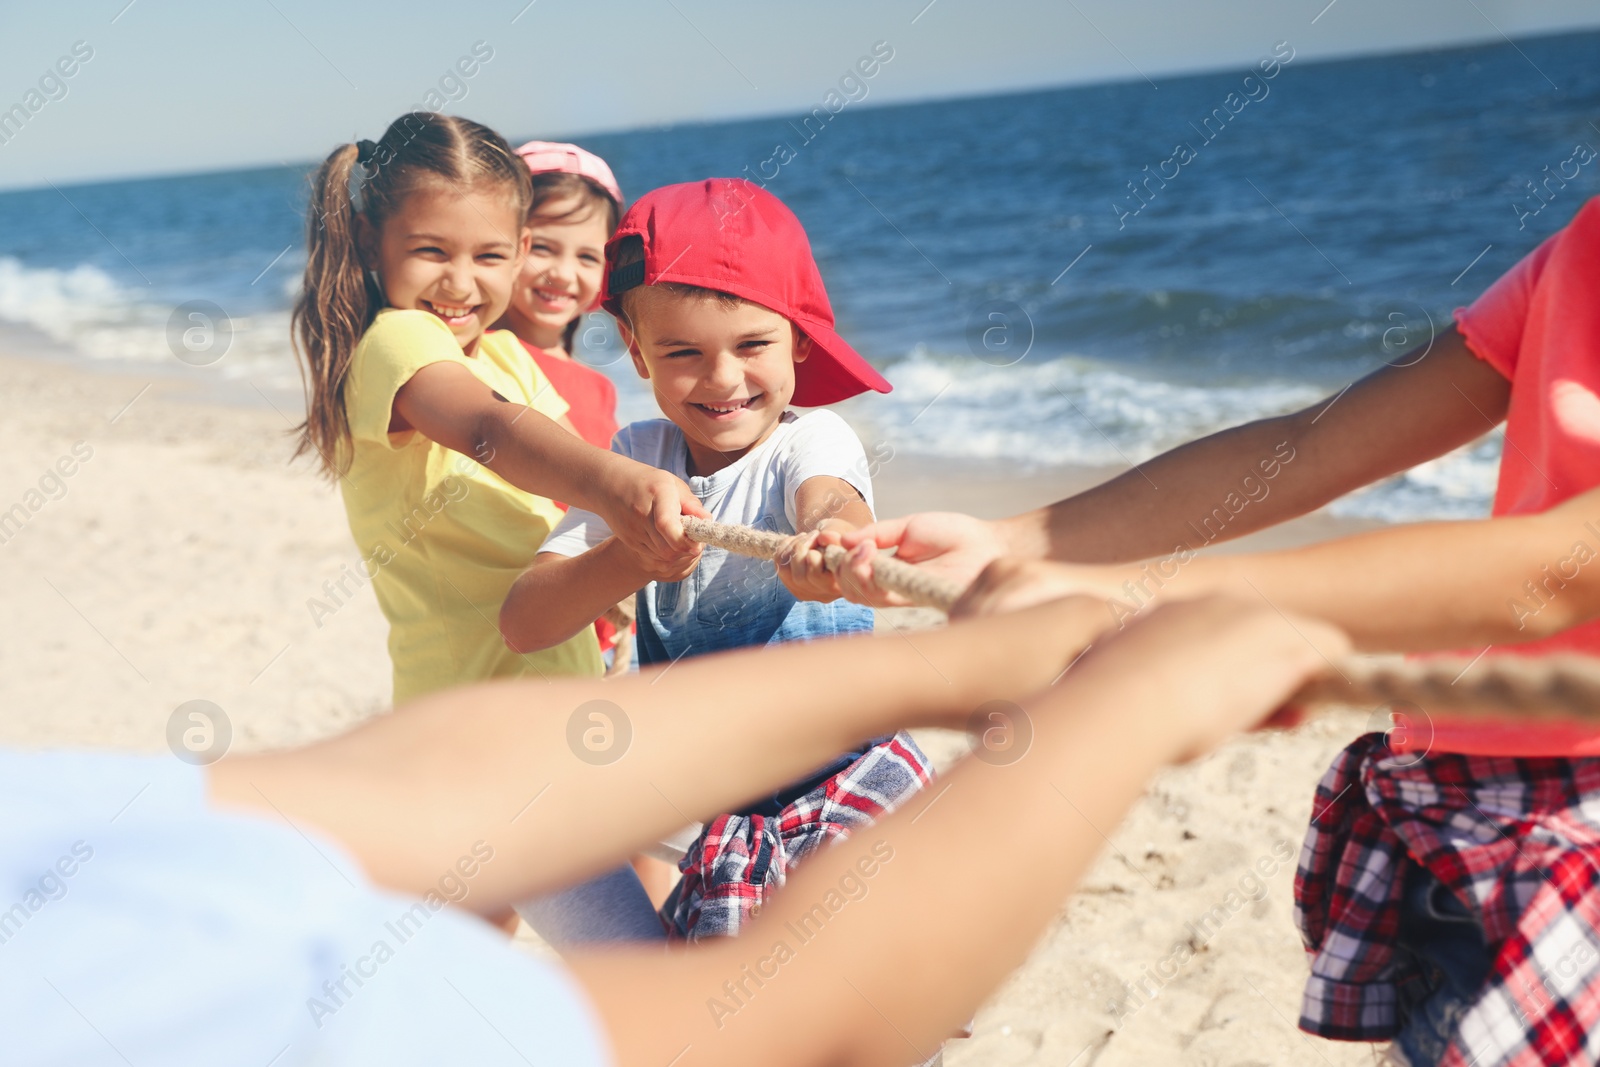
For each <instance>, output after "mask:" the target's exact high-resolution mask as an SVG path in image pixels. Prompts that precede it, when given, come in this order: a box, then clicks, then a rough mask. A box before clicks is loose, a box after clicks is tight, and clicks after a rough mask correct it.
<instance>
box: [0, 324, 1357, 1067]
mask: <svg viewBox="0 0 1600 1067" xmlns="http://www.w3.org/2000/svg"><path fill="white" fill-rule="evenodd" d="M10 348H11V349H12V350H13V351H15V350H16V348H17V346H16V345H15V344H12V345H10ZM202 386H204V387H202ZM269 401H270V402H269ZM272 404H276V405H277V408H274V407H273V406H271V405H272ZM297 416H298V409H297V408H296V407H295V406H294V402H293V399H292V398H285V397H283V396H281V395H278V396H271V397H267V398H264V397H262V396H261V394H258V393H256V392H255V390H254V389H253V388H252V387H250V385H249V383H248V382H235V383H232V384H231V385H229V386H227V387H226V388H223V389H216V388H212V387H211V386H210V385H209V384H206V383H205V382H204V381H203V380H202V379H199V378H198V377H197V376H196V375H187V376H165V375H163V376H159V377H158V376H153V375H152V376H139V377H132V376H128V375H127V374H126V373H123V374H108V373H100V372H98V371H90V370H85V369H83V368H81V367H77V366H66V365H62V364H59V363H51V362H47V361H41V360H38V359H31V358H27V359H25V358H15V357H0V454H4V455H5V456H6V461H5V465H4V472H3V474H0V514H3V513H6V512H9V511H11V509H12V508H13V505H19V504H20V505H21V506H22V508H23V513H22V514H23V517H22V518H21V519H20V521H17V522H14V523H13V524H12V525H10V526H4V525H0V583H3V587H4V588H5V590H6V605H7V608H8V610H7V611H5V612H4V613H3V614H0V706H3V707H4V708H5V714H4V715H3V716H0V743H4V744H8V745H25V746H48V745H75V746H111V747H119V748H127V749H136V750H145V751H159V750H161V749H162V748H163V747H164V745H165V743H166V742H165V735H166V729H167V722H168V719H169V718H170V717H171V716H172V714H173V712H174V709H176V708H177V707H178V705H180V704H182V703H184V702H186V701H189V700H195V699H203V700H208V701H211V702H213V703H214V704H216V705H217V706H219V707H220V708H221V709H222V710H223V712H224V713H225V714H226V716H227V718H228V721H229V723H230V724H231V727H232V730H233V733H234V741H233V744H234V745H235V746H236V747H237V748H238V749H240V750H243V749H250V748H259V747H263V746H277V745H283V744H289V743H294V742H301V741H306V740H309V739H311V738H315V737H320V736H325V735H328V734H332V733H337V732H339V731H341V730H344V729H347V728H348V727H349V726H350V725H352V724H354V723H356V722H359V721H360V720H362V719H363V718H365V717H367V716H369V715H373V714H377V713H379V712H381V711H382V710H383V709H384V708H385V707H386V706H387V703H388V696H389V664H388V659H387V654H386V652H385V649H384V636H385V632H386V629H385V626H384V622H383V619H382V616H381V615H380V614H379V611H378V607H377V604H376V602H375V600H374V599H373V597H372V594H371V592H370V590H368V589H366V588H364V587H357V586H356V584H355V583H353V582H351V581H350V579H349V575H351V574H352V573H359V572H358V571H357V570H356V565H357V563H358V557H357V554H356V551H355V548H354V546H353V544H352V543H351V541H350V536H349V533H348V530H347V527H346V526H345V521H344V515H343V508H342V505H341V503H340V501H339V498H338V495H337V493H336V492H334V491H333V489H332V488H331V487H330V486H329V485H328V484H327V483H325V482H323V481H321V480H319V479H318V478H317V477H316V475H315V474H314V473H313V472H312V470H311V468H310V467H309V466H308V465H307V464H304V463H299V464H290V463H289V462H288V456H289V452H290V447H289V438H288V437H287V434H286V431H287V430H288V429H289V427H290V424H291V420H292V419H293V418H295V417H297ZM69 470H70V472H71V473H70V474H67V473H65V472H67V471H69ZM1109 473H1111V472H1108V471H1092V470H1055V471H1041V472H1035V473H1030V474H1025V475H1016V474H1014V473H1008V474H1006V475H1005V476H1004V477H997V476H996V474H995V472H993V471H988V470H985V469H983V468H980V467H969V466H964V465H959V464H949V463H939V464H930V463H919V462H916V461H913V460H911V459H907V458H904V457H902V458H899V459H897V460H896V461H895V462H894V463H892V464H889V465H887V466H886V467H885V469H884V470H883V471H882V473H881V475H880V477H879V482H878V486H879V500H880V510H881V512H882V513H883V514H885V515H888V514H899V513H904V512H907V511H910V510H916V509H924V508H950V507H952V506H957V505H962V506H963V509H964V510H968V511H972V512H974V513H977V514H980V515H988V516H995V515H1002V514H1006V513H1008V512H1013V511H1016V510H1020V509H1023V508H1026V507H1029V506H1033V505H1036V504H1040V503H1044V502H1046V501H1049V500H1052V499H1055V498H1057V497H1059V496H1061V495H1064V494H1066V493H1067V492H1070V491H1072V490H1074V489H1077V488H1081V487H1083V486H1086V485H1089V484H1093V483H1094V482H1096V481H1098V480H1100V479H1101V478H1103V477H1105V476H1107V475H1108V474H1109ZM16 514H17V513H15V512H13V515H16ZM1354 528H1356V526H1355V524H1351V523H1346V522H1340V521H1338V520H1334V519H1332V518H1330V517H1328V516H1325V515H1314V516H1309V517H1307V518H1306V519H1303V520H1300V521H1299V522H1297V523H1293V524H1289V525H1288V526H1286V527H1284V528H1283V529H1282V530H1280V531H1273V532H1272V533H1271V534H1270V535H1268V536H1265V537H1261V536H1258V537H1257V538H1256V539H1254V543H1255V544H1257V545H1262V544H1268V543H1290V542H1296V541H1304V540H1312V539H1317V538H1321V537H1326V536H1329V535H1332V534H1335V533H1339V532H1343V531H1346V530H1350V529H1354ZM347 568H348V569H347ZM341 578H343V579H344V590H343V591H341V590H339V589H338V588H337V584H338V583H339V582H340V580H341ZM313 598H315V599H316V600H319V601H321V602H322V604H323V605H324V606H327V607H331V608H333V611H332V613H331V614H321V617H318V613H314V612H313V611H312V610H311V608H310V606H309V602H310V601H311V600H313ZM928 621H929V620H928V619H927V618H926V616H922V617H920V619H919V618H918V617H915V616H909V615H906V616H902V617H901V618H900V619H898V620H897V624H898V625H908V624H923V623H926V622H928ZM1360 729H1361V722H1360V720H1359V719H1357V718H1354V717H1334V718H1323V719H1320V720H1318V721H1317V722H1315V723H1313V724H1311V725H1310V726H1308V727H1305V728H1302V729H1301V730H1299V731H1297V732H1295V733H1292V734H1280V735H1272V736H1258V737H1252V738H1247V739H1243V740H1239V741H1236V742H1234V743H1232V744H1229V745H1228V746H1226V747H1225V748H1223V749H1222V750H1221V751H1219V752H1217V753H1215V754H1214V755H1212V756H1210V757H1209V758H1207V759H1205V760H1202V761H1200V762H1199V763H1197V764H1195V765H1192V766H1189V767H1184V768H1180V769H1176V770H1172V771H1169V772H1166V773H1165V774H1163V775H1162V776H1161V777H1160V778H1159V779H1158V780H1157V781H1156V782H1155V783H1154V784H1153V786H1152V787H1151V789H1150V790H1149V791H1148V793H1147V795H1146V797H1145V799H1144V800H1143V801H1142V802H1141V803H1140V804H1139V805H1138V806H1137V807H1136V808H1135V810H1134V811H1133V813H1132V814H1131V815H1130V817H1129V818H1128V819H1127V820H1126V822H1125V823H1124V824H1123V825H1122V826H1121V827H1120V828H1116V829H1113V828H1110V827H1102V828H1101V829H1102V830H1104V831H1106V833H1107V835H1108V837H1109V843H1108V845H1107V848H1106V850H1105V852H1104V854H1103V855H1102V857H1101V858H1100V860H1099V862H1098V863H1097V865H1096V866H1095V868H1094V869H1093V871H1092V872H1091V873H1090V875H1089V876H1088V878H1087V879H1086V880H1085V882H1084V884H1083V886H1082V887H1081V889H1080V890H1079V892H1078V893H1077V894H1076V896H1075V897H1074V898H1073V899H1072V900H1071V901H1070V902H1069V903H1067V904H1066V906H1065V907H1064V908H1063V910H1062V912H1061V915H1060V917H1059V919H1058V920H1057V922H1056V923H1055V924H1054V925H1053V926H1052V927H1051V929H1050V930H1049V931H1048V932H1047V933H1046V935H1045V936H1044V937H1043V939H1042V940H1041V942H1040V944H1039V946H1038V948H1037V950H1036V951H1035V952H1034V953H1033V956H1032V958H1031V959H1030V960H1029V962H1028V963H1027V965H1026V966H1024V967H1023V968H1022V969H1021V970H1019V971H1018V972H1017V973H1016V974H1015V975H1014V976H1013V977H1012V978H1011V980H1010V981H1008V982H1007V983H1006V985H1005V986H1004V987H1003V988H1002V989H1001V990H1000V991H999V992H998V993H997V994H996V995H995V996H994V998H993V999H992V1000H991V1001H990V1003H989V1004H988V1005H987V1006H986V1007H985V1008H984V1009H983V1010H982V1012H981V1013H980V1014H979V1015H978V1018H977V1022H976V1027H975V1034H974V1036H973V1037H972V1038H971V1039H968V1040H964V1041H958V1042H954V1043H953V1044H952V1045H951V1046H950V1048H949V1050H948V1052H947V1059H946V1062H947V1063H948V1064H949V1065H950V1067H991V1065H994V1067H998V1065H1002V1064H1005V1065H1009V1064H1038V1065H1046V1064H1048V1065H1054V1067H1063V1065H1072V1067H1087V1065H1089V1064H1096V1065H1098V1067H1113V1065H1122V1064H1150V1063H1184V1064H1190V1063H1192V1064H1217V1065H1241V1064H1278V1063H1286V1062H1326V1063H1329V1064H1336V1065H1343V1064H1355V1063H1360V1064H1367V1063H1370V1062H1371V1061H1372V1056H1371V1052H1370V1050H1369V1047H1368V1046H1364V1045H1358V1046H1349V1045H1339V1044H1333V1043H1328V1042H1322V1041H1317V1040H1315V1039H1312V1038H1308V1037H1305V1036H1303V1035H1301V1034H1300V1033H1299V1031H1298V1030H1296V1028H1295V1026H1294V1020H1295V1018H1296V1016H1297V1014H1298V1002H1299V990H1300V985H1301V982H1302V980H1303V978H1304V975H1305V970H1306V966H1305V961H1304V956H1303V953H1302V952H1301V949H1300V945H1299V940H1298V936H1297V935H1296V933H1295V930H1294V927H1293V924H1292V921H1291V917H1290V906H1291V886H1292V880H1293V865H1292V864H1293V860H1292V856H1293V853H1294V852H1297V851H1298V849H1299V845H1300V840H1301V834H1302V830H1303V828H1304V826H1305V823H1306V820H1307V817H1308V814H1309V807H1310V802H1311V793H1312V787H1313V785H1314V783H1315V782H1316V779H1317V777H1318V775H1319V774H1320V773H1321V771H1322V769H1323V768H1324V767H1325V766H1326V765H1327V763H1328V762H1329V760H1330V759H1331V757H1332V756H1333V754H1334V753H1335V752H1336V751H1337V750H1338V749H1339V747H1340V746H1341V745H1342V744H1343V743H1344V742H1345V741H1346V740H1348V739H1349V738H1350V737H1353V736H1354V735H1355V734H1356V733H1358V732H1359V731H1360ZM924 740H925V741H926V742H927V743H928V746H929V747H930V749H931V750H932V751H933V752H934V753H935V754H936V756H937V757H938V758H940V759H942V760H948V759H949V758H951V757H953V756H954V755H956V754H958V753H959V752H960V750H961V747H962V745H963V743H964V741H963V739H962V737H961V736H960V735H953V734H929V735H925V737H924ZM1285 855H1288V856H1289V857H1290V860H1289V862H1288V863H1283V862H1277V861H1278V860H1279V859H1280V858H1281V857H1282V856H1285ZM1263 859H1265V860H1266V861H1267V862H1266V863H1264V864H1262V868H1263V869H1266V868H1272V870H1273V873H1272V874H1271V875H1270V876H1267V877H1264V878H1261V880H1260V882H1259V883H1256V882H1252V881H1249V880H1248V878H1247V877H1246V876H1247V875H1248V874H1249V872H1250V871H1251V870H1252V869H1254V868H1256V866H1257V864H1258V862H1259V861H1262V860H1263ZM1004 876H1006V877H1017V876H1023V877H1025V876H1026V872H1025V871H1007V872H1004ZM1242 879H1243V880H1244V881H1243V883H1242V885H1243V889H1244V893H1243V894H1242V895H1240V894H1238V892H1237V891H1239V890H1240V888H1241V880H1242ZM1258 884H1259V886H1260V888H1259V889H1258V888H1257V886H1258ZM1230 891H1234V892H1235V894H1236V895H1234V896H1231V897H1230V895H1229V894H1230ZM1252 893H1254V894H1255V895H1259V896H1260V897H1261V899H1259V900H1249V899H1245V898H1246V897H1248V896H1249V895H1251V894H1252ZM1233 903H1238V904H1239V905H1240V906H1239V907H1238V908H1237V910H1233V909H1232V908H1230V904H1233ZM1219 906H1220V910H1218V909H1219ZM1208 915H1209V916H1210V919H1209V921H1208V922H1207V923H1206V925H1204V926H1203V927H1201V926H1198V925H1197V926H1196V927H1195V928H1191V927H1190V926H1189V925H1188V924H1201V923H1202V921H1203V920H1206V919H1207V916H1208ZM959 921H963V922H979V923H981V922H982V921H983V915H982V912H981V910H978V909H974V913H973V914H971V915H965V916H961V917H960V920H959ZM1185 940H1193V941H1194V944H1195V946H1196V948H1197V950H1198V951H1197V952H1196V953H1195V955H1194V957H1193V958H1192V959H1190V960H1189V961H1188V962H1187V963H1186V964H1185V965H1183V966H1182V967H1181V968H1177V969H1176V970H1174V968H1173V967H1172V966H1171V965H1170V963H1167V964H1164V963H1163V961H1164V960H1167V959H1168V958H1169V957H1170V955H1171V953H1172V950H1173V946H1174V944H1175V942H1179V941H1185ZM518 943H519V944H520V945H524V946H525V947H527V948H528V949H529V950H530V951H538V946H537V945H534V944H533V943H532V941H531V939H530V938H527V937H519V939H518ZM1141 980H1142V982H1143V988H1144V992H1143V993H1142V994H1140V995H1139V996H1138V997H1130V995H1129V993H1128V985H1130V984H1134V983H1139V982H1141Z"/></svg>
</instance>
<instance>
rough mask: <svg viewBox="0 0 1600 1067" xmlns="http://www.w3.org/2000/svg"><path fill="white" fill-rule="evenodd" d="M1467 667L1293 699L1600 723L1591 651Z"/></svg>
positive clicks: (729, 534)
mask: <svg viewBox="0 0 1600 1067" xmlns="http://www.w3.org/2000/svg"><path fill="white" fill-rule="evenodd" d="M683 531H684V533H685V534H687V535H688V537H689V539H690V540H692V541H699V542H701V543H702V544H708V545H715V546H716V547H718V548H725V549H727V550H728V551H729V552H737V553H738V554H739V555H742V556H755V557H756V558H758V559H772V558H774V557H775V556H776V555H777V554H778V553H779V552H780V551H782V549H783V547H784V545H785V544H787V543H788V541H789V537H787V536H785V535H783V534H776V533H768V532H766V531H764V530H756V529H752V528H751V527H749V526H729V525H727V524H725V523H720V522H712V521H710V520H709V519H697V518H694V517H692V516H687V515H686V516H684V519H683ZM847 554H848V553H846V552H845V550H844V549H842V548H840V547H839V546H837V545H829V546H827V547H825V548H824V549H823V550H822V557H823V562H824V563H825V564H826V566H827V568H828V569H829V570H830V571H837V570H838V569H839V568H840V567H841V566H843V565H844V560H845V557H846V555H847ZM872 577H873V580H874V581H876V582H877V584H878V587H879V588H880V589H887V590H889V591H890V592H893V593H899V594H900V595H901V596H903V597H905V598H906V599H907V600H910V601H911V602H912V603H914V604H919V605H922V606H923V607H930V608H938V609H939V610H940V611H945V612H948V611H949V610H950V608H951V607H952V606H953V605H954V604H955V602H956V601H957V600H959V599H960V597H961V594H962V592H963V590H962V589H961V587H960V586H959V585H957V584H956V583H954V582H951V581H949V580H947V579H944V578H940V577H937V576H936V575H932V574H929V573H927V572H925V571H922V570H919V569H918V568H916V567H913V566H911V565H910V564H909V563H902V562H900V561H899V560H897V559H895V558H893V557H892V556H884V555H878V556H874V557H873V559H872ZM1469 666H1471V663H1470V662H1469V661H1467V660H1464V659H1458V658H1453V657H1452V658H1439V659H1428V660H1419V661H1410V660H1403V659H1394V658H1373V657H1350V658H1347V659H1345V660H1342V661H1340V662H1339V663H1338V664H1335V665H1334V670H1335V673H1334V674H1331V675H1324V676H1323V677H1321V678H1317V679H1314V680H1312V681H1311V682H1308V683H1307V684H1306V685H1305V687H1304V688H1302V689H1301V690H1300V692H1299V693H1297V694H1296V695H1295V697H1294V699H1293V703H1295V704H1297V705H1300V706H1303V707H1316V706H1321V705H1329V704H1354V705H1358V706H1365V707H1378V706H1384V705H1392V704H1415V705H1416V706H1417V707H1419V708H1421V709H1424V711H1426V710H1427V709H1430V708H1432V709H1439V710H1441V711H1444V710H1448V711H1449V713H1450V715H1451V716H1452V717H1460V718H1498V719H1517V720H1527V719H1540V720H1559V721H1568V722H1571V721H1579V722H1594V723H1597V724H1600V665H1597V664H1596V663H1595V661H1594V660H1592V659H1590V658H1588V657H1585V656H1548V657H1541V658H1538V659H1525V658H1521V657H1511V656H1501V657H1498V658H1497V659H1494V660H1491V661H1490V662H1488V663H1486V664H1484V667H1483V669H1482V670H1480V671H1478V672H1476V674H1475V675H1474V677H1473V678H1472V679H1471V680H1470V681H1466V680H1463V679H1462V677H1461V676H1462V674H1463V673H1464V672H1465V671H1466V669H1467V668H1468V667H1469Z"/></svg>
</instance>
